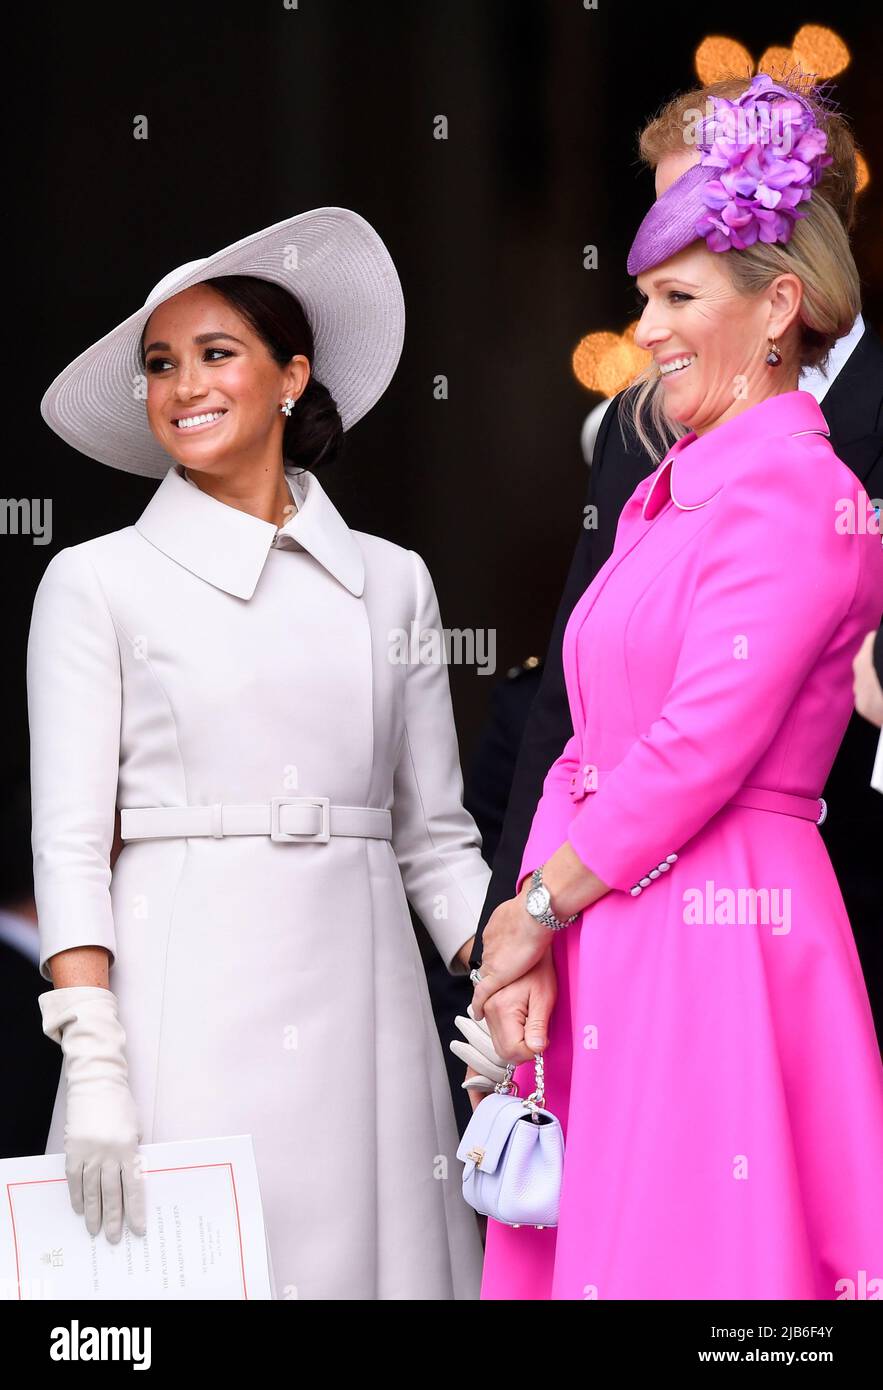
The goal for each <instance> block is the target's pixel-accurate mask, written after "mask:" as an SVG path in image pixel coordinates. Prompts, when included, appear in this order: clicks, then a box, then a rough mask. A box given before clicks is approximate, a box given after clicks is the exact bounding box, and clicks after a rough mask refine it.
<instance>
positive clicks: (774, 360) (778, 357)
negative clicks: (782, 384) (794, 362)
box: [766, 338, 782, 367]
mask: <svg viewBox="0 0 883 1390" xmlns="http://www.w3.org/2000/svg"><path fill="white" fill-rule="evenodd" d="M767 342H768V343H769V345H770V350H769V352H768V353H767V355H766V363H767V366H768V367H778V366H779V363H780V362H781V361H782V354H781V352H780V351H779V348H778V344H777V343H776V340H775V338H768V339H767Z"/></svg>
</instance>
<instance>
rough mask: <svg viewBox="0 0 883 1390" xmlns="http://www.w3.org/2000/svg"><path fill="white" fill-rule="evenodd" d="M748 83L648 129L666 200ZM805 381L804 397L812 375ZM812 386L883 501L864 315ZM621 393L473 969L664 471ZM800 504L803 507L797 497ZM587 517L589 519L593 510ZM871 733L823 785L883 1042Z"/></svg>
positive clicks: (868, 730)
mask: <svg viewBox="0 0 883 1390" xmlns="http://www.w3.org/2000/svg"><path fill="white" fill-rule="evenodd" d="M744 85H745V84H744V83H734V84H733V90H732V92H731V91H728V90H727V87H726V84H720V83H718V84H715V86H714V87H712V88H711V89H702V90H701V91H696V92H691V93H687V94H685V95H684V96H682V97H680V98H678V99H676V100H675V101H674V102H672V103H670V104H669V106H668V107H666V108H665V110H664V111H663V113H662V115H661V116H659V117H657V118H656V120H655V121H654V122H653V123H652V125H651V126H650V127H648V129H647V130H646V131H645V132H644V134H643V136H642V139H641V152H642V155H643V156H644V158H645V159H646V160H647V162H648V163H650V164H651V165H654V166H655V167H656V170H657V195H659V194H660V193H661V192H662V191H664V188H665V187H667V186H668V184H669V183H670V182H671V180H672V177H677V176H678V174H680V173H681V172H682V171H683V168H684V167H685V165H684V164H683V163H682V162H681V157H682V156H683V112H684V111H685V110H687V109H692V108H699V109H703V108H704V104H705V99H706V96H707V94H708V92H709V91H711V92H712V93H713V94H715V95H723V96H733V95H737V94H738V92H739V91H741V90H742V88H743V87H744ZM843 138H844V137H843V132H842V129H841V127H840V126H839V124H838V123H837V122H834V123H833V124H832V126H831V127H829V150H830V151H831V152H832V153H833V156H834V159H835V164H834V166H833V169H834V171H835V173H836V175H837V182H836V184H835V192H834V193H833V194H832V195H831V196H832V197H835V198H836V200H837V201H838V211H839V213H840V215H841V218H842V220H843V222H844V225H845V226H846V228H847V230H850V229H851V227H852V224H853V221H854V200H855V174H854V156H853V155H852V151H851V145H850V144H849V142H848V140H847V141H846V142H845V143H842V141H843ZM661 174H662V175H663V179H662V181H661V180H660V175H661ZM838 350H839V352H838ZM835 373H836V375H835ZM800 384H801V388H802V389H803V388H804V380H803V379H801V383H800ZM812 386H813V390H814V394H816V397H817V399H818V400H819V403H820V405H821V409H822V411H823V413H824V415H825V419H826V420H827V422H828V426H829V428H830V435H831V444H832V447H833V449H834V451H835V453H836V454H837V455H838V456H839V457H840V458H841V459H842V460H843V462H844V463H846V464H847V465H848V466H849V467H850V468H851V469H852V470H853V472H854V473H855V474H856V476H857V478H858V479H859V480H860V481H861V483H862V484H863V486H864V488H865V491H866V492H867V494H868V496H869V497H870V498H871V499H872V500H876V499H879V498H881V497H883V418H881V417H883V344H881V342H880V339H879V337H878V336H877V334H876V333H875V332H874V330H873V329H872V328H871V327H870V325H868V324H865V323H864V322H863V321H862V319H861V316H859V318H858V319H857V320H856V323H855V325H854V326H853V329H852V331H851V332H850V333H849V334H848V335H847V339H841V340H840V341H839V342H838V343H837V344H836V345H835V348H834V350H833V352H832V365H830V366H829V368H828V372H827V379H823V380H821V383H820V378H819V374H818V373H816V374H815V379H814V380H813V383H812ZM621 396H622V393H620V395H619V396H617V397H615V398H614V400H613V402H612V403H611V405H610V407H609V408H608V410H607V411H606V413H605V415H604V418H603V420H602V422H601V426H600V429H599V431H598V437H597V440H596V443H595V448H594V453H593V462H592V471H591V479H590V484H589V495H588V501H589V503H590V506H591V507H594V508H596V509H597V512H596V516H597V528H596V529H595V530H589V529H583V530H582V531H581V533H580V536H579V539H578V541H577V546H576V550H575V552H574V556H573V560H572V562H571V566H570V571H569V573H568V576H567V581H566V584H565V588H564V594H563V597H562V599H561V604H560V607H559V609H558V613H557V616H556V618H555V623H554V626H553V629H552V635H551V638H550V643H549V650H548V655H547V658H546V663H545V670H544V673H543V679H542V683H541V685H540V689H539V691H538V693H537V695H536V698H535V699H534V701H533V704H532V705H531V709H530V714H529V717H528V720H527V724H526V726H525V730H524V734H523V737H522V741H521V746H520V749H519V754H518V761H517V764H516V768H515V776H514V779H513V783H512V791H511V794H510V798H509V805H508V809H507V812H506V819H505V822H504V826H503V833H502V836H501V840H500V845H499V849H498V851H497V854H496V856H495V858H494V864H493V877H492V879H491V883H490V886H489V889H488V894H487V898H486V900H485V904H484V909H483V911H482V914H481V918H480V921H479V926H478V930H477V933H476V937H475V943H474V946H473V951H472V957H471V964H472V966H473V967H477V966H478V965H479V964H480V962H481V955H482V937H483V933H484V927H485V925H486V923H487V921H488V919H489V918H490V916H491V914H492V912H493V911H494V910H495V908H497V907H498V906H499V904H500V903H502V902H505V901H506V900H508V899H510V898H512V897H514V896H515V892H516V878H517V874H518V870H519V867H520V864H521V856H522V853H523V850H524V845H525V844H526V842H527V838H528V834H529V831H530V826H531V822H532V820H533V815H534V812H535V810H536V806H537V802H538V801H539V800H540V797H541V796H542V791H543V781H544V779H545V776H546V773H547V772H548V770H549V768H550V767H551V765H552V763H553V762H554V761H555V760H556V758H558V757H559V755H560V754H561V752H562V750H563V748H564V745H565V744H566V742H567V740H568V739H569V738H570V737H571V736H572V734H573V724H572V721H571V717H570V710H569V707H568V702H567V694H566V691H565V686H564V672H563V667H562V659H561V644H562V638H563V635H564V629H565V627H566V625H567V620H568V618H569V617H570V614H571V612H572V610H573V608H574V606H575V605H576V603H577V600H578V599H579V598H580V596H581V595H582V594H583V593H584V592H585V590H586V588H587V587H588V585H589V584H590V583H591V582H592V580H593V578H594V577H595V575H596V574H597V572H598V570H599V569H600V568H601V566H602V565H603V564H604V563H605V561H606V560H607V559H608V557H609V555H610V553H611V551H612V549H613V542H614V538H615V535H616V526H617V522H618V520H619V515H620V512H621V511H622V508H623V507H624V505H625V503H626V502H627V501H628V499H629V497H630V496H631V494H632V492H633V491H634V490H635V488H636V487H637V486H638V484H639V482H640V481H641V479H642V478H644V477H645V476H646V475H647V474H648V473H650V472H653V471H654V469H655V468H656V466H657V464H656V462H655V461H654V460H653V459H652V458H651V457H650V456H649V455H648V454H647V453H646V452H645V451H644V450H643V449H642V448H641V447H640V445H639V444H638V443H637V442H631V441H630V442H628V443H627V442H625V441H624V440H623V437H622V432H621V429H620V425H619V403H620V400H621ZM794 505H795V506H799V505H800V499H799V498H798V497H795V499H794ZM587 515H588V516H589V517H591V516H592V515H593V513H592V511H591V510H590V511H589V512H588V513H587ZM874 733H875V731H874V729H873V727H872V726H871V725H869V724H868V722H867V721H866V720H863V719H861V717H860V716H859V715H857V714H854V715H853V717H852V719H851V721H850V724H849V726H848V728H847V732H846V734H845V736H844V739H843V742H842V744H841V746H840V750H839V753H838V756H837V759H836V761H835V764H834V767H833V768H832V771H831V775H830V778H829V780H828V784H827V786H826V787H825V792H824V796H825V800H826V802H827V804H828V808H829V809H828V816H827V820H826V821H825V823H824V824H823V826H822V828H821V833H822V834H823V836H824V839H825V843H826V846H827V848H828V853H829V855H830V857H831V860H832V863H833V866H834V869H835V871H836V873H837V877H838V881H839V884H840V888H841V891H842V893H843V897H844V900H845V903H846V907H847V911H848V913H849V917H850V921H851V923H852V927H853V931H854V933H855V938H856V944H857V948H858V952H859V957H860V959H861V962H862V967H863V970H864V973H865V979H866V982H867V986H868V993H869V996H870V999H871V1007H872V1010H873V1013H874V1019H875V1023H876V1026H877V1032H878V1036H879V1037H883V959H881V955H883V929H881V920H880V919H881V911H880V906H879V904H880V901H881V896H883V884H881V881H880V871H879V846H880V845H881V844H883V799H881V798H880V796H879V794H878V793H876V792H875V791H874V790H873V788H872V787H871V785H870V777H871V771H872V768H873V764H874V753H875V737H874Z"/></svg>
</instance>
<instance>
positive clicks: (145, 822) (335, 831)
mask: <svg viewBox="0 0 883 1390" xmlns="http://www.w3.org/2000/svg"><path fill="white" fill-rule="evenodd" d="M120 835H121V836H122V838H123V839H124V840H146V839H154V838H156V839H166V838H170V837H172V836H181V837H183V838H185V839H189V838H190V837H191V836H192V835H211V836H213V837H214V838H215V839H217V840H221V839H223V838H224V836H225V835H269V837H270V839H271V840H292V841H295V842H298V843H303V842H313V841H315V842H316V843H318V844H327V842H328V838H329V836H331V835H355V836H358V837H360V838H363V839H369V840H390V839H392V815H391V813H390V812H389V811H386V810H383V809H382V808H381V807H379V806H332V805H331V803H330V801H329V799H328V797H327V796H273V797H271V798H270V800H269V801H262V802H258V803H253V804H250V805H243V806H233V805H230V804H229V803H227V802H222V801H216V802H214V803H213V804H212V805H208V806H133V807H130V808H128V809H126V810H122V809H121V810H120Z"/></svg>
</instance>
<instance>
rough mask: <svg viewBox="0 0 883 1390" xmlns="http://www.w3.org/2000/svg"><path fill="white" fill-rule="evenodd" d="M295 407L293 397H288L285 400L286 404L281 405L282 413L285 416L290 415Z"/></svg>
mask: <svg viewBox="0 0 883 1390" xmlns="http://www.w3.org/2000/svg"><path fill="white" fill-rule="evenodd" d="M293 406H294V401H293V399H292V397H291V396H286V397H285V400H284V402H283V404H282V405H280V407H279V409H280V410H281V412H282V414H283V415H290V414H291V411H292V407H293Z"/></svg>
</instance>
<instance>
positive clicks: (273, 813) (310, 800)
mask: <svg viewBox="0 0 883 1390" xmlns="http://www.w3.org/2000/svg"><path fill="white" fill-rule="evenodd" d="M281 806H318V807H319V809H320V811H321V812H322V824H321V827H320V828H319V829H318V830H317V831H316V832H315V833H314V834H312V835H306V834H304V835H298V834H292V833H291V832H289V831H287V830H281V829H280V827H279V808H280V807H281ZM330 837H331V798H330V797H327V796H271V797H270V839H271V840H299V841H315V842H316V843H317V844H322V845H327V843H328V841H329V839H330Z"/></svg>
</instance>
